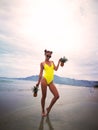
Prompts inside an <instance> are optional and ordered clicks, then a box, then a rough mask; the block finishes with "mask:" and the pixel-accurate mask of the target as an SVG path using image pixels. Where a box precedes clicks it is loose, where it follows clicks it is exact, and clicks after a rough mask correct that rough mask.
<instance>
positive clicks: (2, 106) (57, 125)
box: [0, 80, 98, 130]
mask: <svg viewBox="0 0 98 130" xmlns="http://www.w3.org/2000/svg"><path fill="white" fill-rule="evenodd" d="M33 85H34V82H32V81H18V80H16V81H13V82H0V130H97V129H98V89H94V88H88V87H76V86H67V85H59V84H57V85H56V86H57V89H58V91H59V94H60V98H59V100H58V101H57V102H56V104H55V105H54V107H53V109H52V110H51V113H50V114H49V116H48V117H44V118H42V116H41V105H40V99H41V89H40V88H39V91H38V96H37V97H33V93H32V91H31V88H32V86H33ZM51 98H52V94H51V93H50V91H49V89H48V93H47V99H46V107H47V105H48V104H49V102H50V100H51Z"/></svg>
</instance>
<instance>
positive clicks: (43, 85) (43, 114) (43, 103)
mask: <svg viewBox="0 0 98 130" xmlns="http://www.w3.org/2000/svg"><path fill="white" fill-rule="evenodd" d="M41 90H42V98H41V106H42V116H46V114H45V99H46V94H47V83H46V80H45V79H42V81H41Z"/></svg>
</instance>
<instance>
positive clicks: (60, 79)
mask: <svg viewBox="0 0 98 130" xmlns="http://www.w3.org/2000/svg"><path fill="white" fill-rule="evenodd" d="M16 79H19V80H32V81H37V80H38V75H33V76H29V77H25V78H16ZM54 82H55V83H57V84H64V85H72V86H84V87H92V86H98V81H88V80H76V79H70V78H65V77H60V76H57V75H55V76H54Z"/></svg>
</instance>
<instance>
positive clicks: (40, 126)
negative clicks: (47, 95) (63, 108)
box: [38, 116, 54, 130]
mask: <svg viewBox="0 0 98 130" xmlns="http://www.w3.org/2000/svg"><path fill="white" fill-rule="evenodd" d="M44 120H45V118H44V117H42V118H41V121H40V125H39V129H38V130H44V125H45V123H44ZM46 123H47V125H48V127H49V130H54V128H53V126H52V124H51V121H50V118H49V116H47V117H46Z"/></svg>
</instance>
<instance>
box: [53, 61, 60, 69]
mask: <svg viewBox="0 0 98 130" xmlns="http://www.w3.org/2000/svg"><path fill="white" fill-rule="evenodd" d="M53 64H54V62H53ZM59 65H60V59H59V61H58V64H57V66H55V64H54V70H55V71H57V70H58V68H59Z"/></svg>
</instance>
